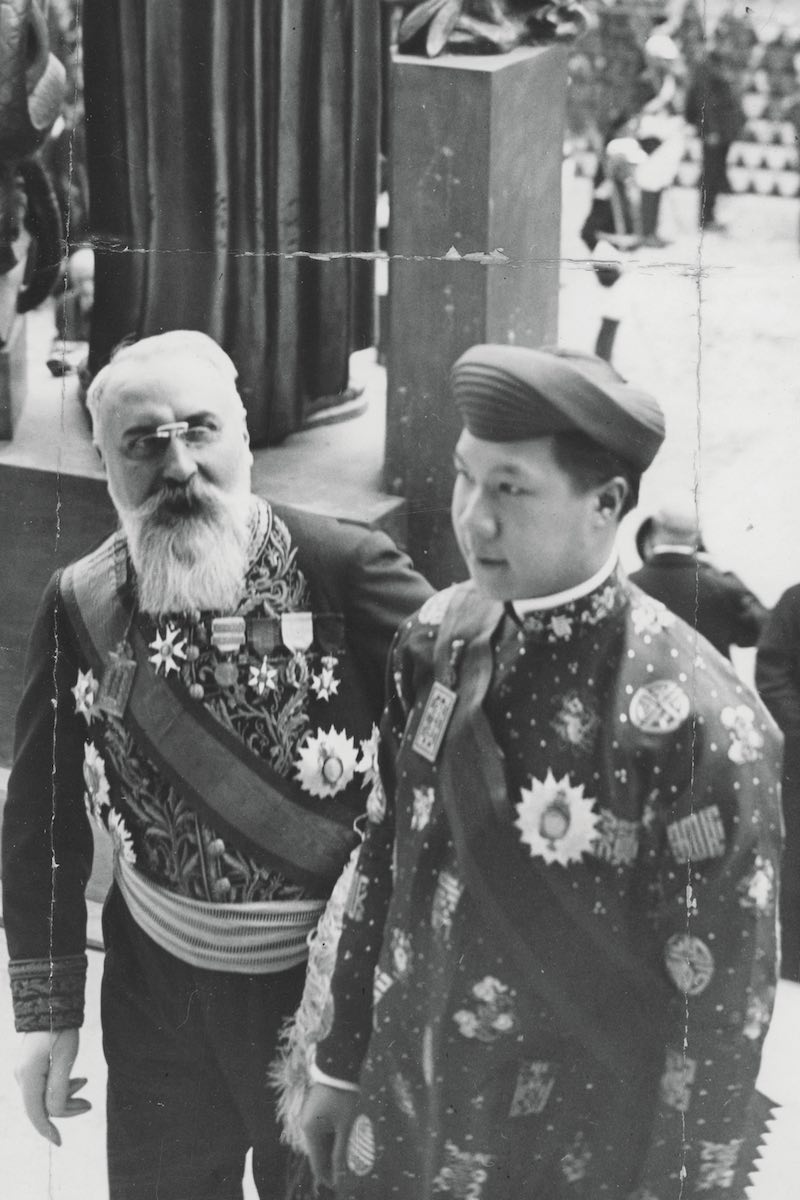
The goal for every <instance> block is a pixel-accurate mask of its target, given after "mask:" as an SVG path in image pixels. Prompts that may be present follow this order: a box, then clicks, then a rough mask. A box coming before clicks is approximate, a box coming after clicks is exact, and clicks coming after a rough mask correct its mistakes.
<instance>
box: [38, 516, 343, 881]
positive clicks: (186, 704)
mask: <svg viewBox="0 0 800 1200" xmlns="http://www.w3.org/2000/svg"><path fill="white" fill-rule="evenodd" d="M124 549H125V542H124V539H123V538H122V537H121V535H116V536H115V537H113V538H110V539H109V540H108V541H107V542H105V543H104V544H103V545H102V546H101V547H100V548H99V550H96V551H95V552H94V554H91V555H89V556H88V557H87V558H84V559H81V560H80V561H79V562H77V563H74V564H73V565H72V566H70V567H67V569H66V570H65V572H64V574H63V576H62V579H61V594H62V596H63V599H64V604H65V607H66V609H67V613H68V616H69V618H70V621H71V623H72V625H73V628H74V629H75V631H76V633H77V636H78V639H79V641H80V644H81V648H82V650H83V652H84V654H85V655H86V658H87V659H88V661H89V663H90V665H91V666H92V668H93V669H94V670H96V671H98V672H100V673H102V672H103V671H104V670H105V668H106V666H107V664H108V661H109V655H110V654H111V653H112V652H113V651H114V650H115V649H116V648H117V646H118V645H119V644H120V643H121V642H122V641H124V640H125V638H126V635H127V637H128V639H129V640H130V642H131V644H132V646H133V649H134V654H135V658H136V667H137V669H136V674H135V677H134V681H133V686H132V688H131V691H130V695H129V697H128V701H127V705H126V708H125V712H124V715H123V717H122V718H121V719H122V720H123V722H124V724H125V726H126V727H127V728H128V729H129V730H130V732H131V733H132V734H133V736H134V738H135V739H136V741H137V743H138V744H139V745H140V746H141V748H142V749H143V750H144V752H145V754H146V755H147V757H148V758H149V759H150V760H151V762H152V763H153V764H154V765H155V766H156V767H157V768H158V769H159V771H161V773H162V774H163V775H164V777H165V778H166V779H167V780H168V782H169V783H170V784H171V785H172V786H173V787H174V788H175V789H176V791H177V792H178V793H179V795H180V796H182V797H183V798H185V799H186V801H187V802H188V803H189V804H191V805H192V807H193V808H194V809H195V810H196V811H197V812H198V814H199V815H200V816H201V817H202V818H203V819H204V820H206V821H208V822H209V823H210V824H211V825H212V826H213V827H214V829H215V830H216V831H217V832H219V833H220V834H221V835H222V836H228V837H230V838H232V839H233V840H234V841H235V842H236V844H237V845H238V846H239V847H240V848H241V849H243V850H245V851H247V852H249V853H254V854H256V855H257V856H258V858H259V860H260V861H264V862H265V863H266V864H267V865H268V866H269V867H270V868H271V869H273V870H277V871H280V872H281V873H282V874H285V875H286V876H287V877H288V878H290V879H291V880H293V881H294V882H297V883H300V884H302V885H304V886H306V887H309V888H313V889H323V890H324V891H325V892H326V893H327V892H328V891H329V890H330V888H331V886H332V885H333V884H334V883H335V882H336V880H337V879H338V877H339V875H340V873H341V871H342V867H343V866H344V864H345V863H346V862H347V859H348V856H349V854H350V851H351V850H352V848H353V846H354V845H355V844H356V841H357V835H356V833H355V831H354V829H353V814H352V813H351V812H350V811H349V809H348V808H347V807H346V806H345V805H343V804H340V803H338V802H337V801H334V800H331V799H325V800H318V799H316V798H315V797H313V796H309V795H306V793H305V792H303V791H302V790H301V789H300V788H299V787H298V786H297V785H296V784H294V783H293V782H292V781H291V780H288V779H284V778H283V777H282V776H281V775H279V774H278V773H277V771H275V770H273V768H272V767H271V766H270V765H269V763H266V762H265V761H264V760H263V759H261V758H259V757H258V756H257V755H255V754H253V753H252V752H251V751H250V750H249V749H248V748H247V746H246V745H245V744H244V742H242V740H241V739H240V738H239V737H237V736H236V734H235V733H233V732H232V731H231V730H229V729H227V728H226V727H225V726H223V725H222V724H221V723H220V722H219V721H218V720H217V719H216V718H215V717H214V716H213V715H212V714H211V713H210V712H209V711H208V710H207V709H206V708H205V707H204V705H203V704H202V703H199V702H198V701H194V700H192V699H191V697H190V696H189V695H188V692H187V691H186V689H185V688H184V687H182V686H181V685H180V684H178V683H177V682H172V681H170V680H167V679H165V678H164V677H163V676H160V675H158V674H156V672H155V671H154V670H153V668H152V666H151V665H150V663H149V662H148V647H147V645H146V643H145V640H144V638H143V637H142V635H141V633H140V631H139V629H138V628H137V627H136V625H135V624H133V625H132V622H131V615H132V614H131V610H130V608H129V607H128V605H126V604H125V603H124V602H123V599H122V595H121V590H120V575H121V571H120V558H121V556H122V555H124Z"/></svg>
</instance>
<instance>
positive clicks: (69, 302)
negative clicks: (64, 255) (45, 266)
mask: <svg viewBox="0 0 800 1200" xmlns="http://www.w3.org/2000/svg"><path fill="white" fill-rule="evenodd" d="M93 308H94V251H93V250H92V249H91V248H90V247H89V246H81V248H80V249H79V250H76V251H75V253H74V254H73V255H71V256H70V259H69V262H68V263H67V289H66V291H65V292H64V295H63V296H60V297H59V299H58V304H57V305H56V329H57V330H58V336H59V337H60V338H63V339H64V341H66V342H88V340H89V334H90V333H91V329H92V309H93Z"/></svg>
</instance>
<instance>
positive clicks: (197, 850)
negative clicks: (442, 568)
mask: <svg viewBox="0 0 800 1200" xmlns="http://www.w3.org/2000/svg"><path fill="white" fill-rule="evenodd" d="M87 404H88V407H89V410H90V412H91V414H92V418H93V422H94V437H95V441H96V444H97V447H98V450H99V451H100V454H101V457H102V458H103V461H104V463H105V466H106V470H107V475H108V487H109V492H110V495H111V498H112V500H113V501H114V505H115V507H116V509H117V512H118V514H119V519H120V524H121V531H120V532H119V533H118V534H115V535H114V536H112V537H111V538H110V539H108V541H107V542H106V543H104V544H103V546H101V547H100V548H99V549H98V550H96V551H95V552H94V553H93V554H90V555H88V556H87V557H85V558H83V559H80V560H79V561H78V562H77V563H73V564H72V565H71V566H70V567H68V568H67V570H66V571H65V572H64V573H63V575H62V576H60V577H58V576H57V577H55V578H54V579H53V580H52V581H51V583H50V585H49V587H48V589H47V593H46V595H45V598H44V600H43V602H42V606H41V608H40V611H39V615H38V617H37V619H36V622H35V625H34V630H33V635H32V638H31V645H30V651H29V655H28V663H27V669H26V684H25V691H24V695H23V699H22V703H21V706H20V710H19V715H18V718H17V738H16V748H15V761H14V767H13V770H12V773H11V778H10V780H9V786H8V801H7V804H6V808H5V819H4V829H3V872H2V874H3V892H4V896H3V915H4V922H5V927H6V936H7V939H8V946H9V957H10V972H11V985H12V993H13V998H14V1010H15V1018H16V1025H17V1029H18V1030H19V1032H20V1052H19V1065H18V1069H17V1079H18V1081H19V1084H20V1088H21V1091H22V1096H23V1100H24V1103H25V1107H26V1110H27V1113H28V1116H29V1117H30V1119H31V1121H32V1123H33V1124H34V1126H35V1127H36V1129H37V1130H38V1131H39V1132H40V1133H41V1134H42V1135H43V1136H44V1137H47V1138H48V1139H49V1140H50V1141H51V1142H53V1143H55V1144H56V1145H58V1144H59V1142H60V1134H59V1132H58V1129H57V1127H56V1126H55V1125H54V1124H53V1118H60V1117H65V1116H71V1115H75V1114H78V1113H80V1112H83V1111H85V1109H86V1108H87V1107H88V1103H87V1101H85V1100H83V1099H81V1098H79V1097H78V1096H76V1095H75V1093H76V1091H78V1090H79V1089H80V1087H81V1086H82V1084H83V1083H84V1082H85V1080H79V1079H70V1073H71V1070H72V1065H73V1062H74V1060H75V1056H76V1053H77V1049H78V1029H79V1026H80V1025H81V1024H82V1020H83V990H84V977H85V973H86V955H85V946H86V908H85V903H84V888H85V885H86V881H87V879H88V877H89V873H90V870H91V863H92V834H91V825H90V821H94V822H95V823H97V824H98V825H99V826H100V827H101V828H102V829H104V830H107V832H108V834H109V835H110V837H111V839H112V843H113V847H114V884H113V887H112V889H111V892H110V894H109V897H108V899H107V902H106V905H105V910H104V918H103V932H104V939H105V948H106V958H105V965H104V977H103V993H102V1022H103V1047H104V1051H105V1055H106V1059H107V1062H108V1097H107V1116H108V1158H109V1181H110V1195H111V1197H112V1200H154V1197H156V1196H158V1197H159V1198H160V1200H180V1198H183V1197H186V1196H192V1197H195V1198H196V1200H201V1198H206V1200H208V1198H210V1197H214V1200H222V1197H229V1196H241V1179H242V1169H243V1164H244V1159H245V1155H246V1153H247V1151H248V1148H249V1147H251V1146H252V1147H253V1173H254V1177H255V1181H256V1185H257V1187H258V1189H259V1194H260V1195H261V1196H263V1197H267V1196H274V1195H276V1194H278V1191H280V1190H281V1188H280V1182H279V1181H280V1178H281V1174H282V1172H283V1167H284V1163H283V1159H284V1158H285V1155H286V1149H285V1147H282V1146H281V1145H280V1144H279V1133H278V1127H277V1124H276V1121H275V1113H274V1103H273V1097H272V1093H271V1091H270V1089H269V1088H268V1087H267V1072H268V1068H269V1064H270V1061H271V1059H272V1057H273V1055H274V1053H275V1049H276V1046H277V1041H278V1036H279V1032H280V1029H281V1026H282V1023H283V1020H284V1019H285V1018H286V1017H287V1016H288V1015H289V1014H290V1013H292V1012H293V1011H294V1010H295V1008H296V1006H297V1002H298V1000H299V998H300V994H301V991H302V986H303V979H304V974H305V959H306V956H307V939H308V935H309V934H310V933H311V932H312V930H313V929H314V927H315V925H316V921H317V918H318V916H319V914H320V912H321V911H322V909H323V908H324V905H325V901H326V899H327V897H328V895H329V893H330V890H331V887H332V886H333V883H334V881H335V880H336V878H337V877H338V875H339V873H340V871H341V869H342V867H343V865H344V863H345V862H346V860H347V858H348V855H349V853H350V850H351V848H352V846H353V844H354V843H355V841H356V835H355V833H354V829H353V823H354V821H355V819H356V818H357V817H358V816H359V815H360V813H361V812H362V810H363V809H364V808H365V806H366V797H367V791H366V788H367V786H368V784H369V782H370V780H371V778H372V775H373V774H374V770H375V766H374V753H375V751H374V743H375V740H376V738H377V730H375V729H374V723H375V722H376V721H377V720H378V719H379V716H380V712H381V708H382V704H383V683H384V669H385V663H386V658H387V655H388V650H389V645H390V642H391V639H392V636H393V635H394V632H395V630H396V628H397V626H398V625H399V624H400V622H401V621H402V620H403V619H404V618H405V617H407V616H409V615H410V614H411V613H412V612H413V611H414V610H415V609H417V608H419V606H420V604H421V603H422V602H423V601H425V600H426V598H427V597H428V596H429V594H430V588H429V587H428V585H427V584H426V583H425V581H424V580H423V579H422V578H421V577H420V576H419V575H417V574H416V572H414V571H413V570H412V568H411V565H410V563H409V561H408V559H407V558H406V557H405V556H404V555H402V554H401V553H400V551H399V550H398V549H397V548H396V546H395V545H394V544H393V543H392V542H391V541H390V540H389V538H388V537H386V536H385V535H384V534H382V533H375V532H370V531H369V530H366V529H363V528H359V527H357V526H354V525H350V526H348V525H345V524H340V523H338V522H336V521H332V520H327V519H323V518H319V517H313V516H310V515H308V514H303V513H298V512H296V511H293V510H289V509H280V510H279V509H278V508H277V507H275V506H273V505H271V504H269V503H268V502H267V501H266V500H264V499H262V498H260V497H257V496H253V495H251V492H250V466H251V463H252V455H251V454H250V450H249V445H248V432H247V427H246V424H245V413H244V408H243V405H242V401H241V398H240V395H239V392H238V389H237V386H236V369H235V367H234V365H233V363H232V362H231V360H230V358H229V357H228V356H227V354H225V353H223V351H222V350H221V349H220V348H219V346H217V345H216V343H215V342H213V341H212V340H211V339H210V338H208V337H207V336H206V335H205V334H202V333H196V332H187V331H180V330H177V331H174V332H170V333H165V334H161V335H158V336H155V337H149V338H144V339H143V340H142V341H140V342H137V343H135V344H134V345H132V346H126V347H124V348H123V349H121V350H119V351H118V352H117V354H116V355H115V356H114V357H113V358H112V360H111V362H110V363H109V365H108V366H107V367H105V368H104V369H103V370H102V371H100V372H99V374H98V375H97V376H96V377H95V379H94V382H93V383H92V386H91V388H90V389H89V393H88V396H87ZM373 731H374V736H373Z"/></svg>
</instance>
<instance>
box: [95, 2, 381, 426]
mask: <svg viewBox="0 0 800 1200" xmlns="http://www.w3.org/2000/svg"><path fill="white" fill-rule="evenodd" d="M383 11H385V6H384V5H381V4H378V3H377V2H376V0H85V2H84V6H83V12H84V18H83V19H84V64H85V65H84V70H85V97H86V129H87V152H88V166H89V183H90V195H91V220H92V230H93V235H94V237H95V240H96V245H97V246H98V247H99V249H98V253H97V255H96V262H97V267H96V271H97V277H96V300H95V309H94V324H93V329H92V343H91V361H90V365H91V368H92V369H93V370H96V369H97V368H98V367H99V366H100V365H102V363H103V362H104V361H105V359H106V358H107V356H108V352H109V350H110V349H111V347H112V346H113V345H114V344H115V343H116V342H117V341H119V340H120V339H121V338H122V337H124V336H125V335H126V334H128V333H136V334H139V335H147V334H152V333H157V332H160V331H162V330H165V329H174V328H192V329H202V330H204V331H206V332H207V333H209V334H211V336H212V337H214V338H216V339H217V340H218V341H219V342H220V343H221V344H222V345H223V346H224V347H225V349H226V350H227V351H228V353H229V354H231V356H232V357H233V359H234V361H235V362H236V364H237V366H238V368H239V372H240V385H241V391H242V396H243V398H244V401H245V404H246V406H247V410H248V414H249V423H250V432H251V436H252V438H253V441H254V443H255V444H264V443H272V442H277V441H280V439H281V438H283V437H285V436H286V434H287V433H290V432H291V431H292V430H294V429H297V428H298V427H300V426H301V425H302V424H303V421H304V419H305V418H306V417H307V416H308V414H309V412H311V411H314V410H316V409H318V408H319V407H320V406H323V407H324V406H325V405H326V403H327V404H335V403H337V400H338V399H339V397H340V394H341V393H342V391H343V390H344V389H345V388H346V385H347V368H348V357H349V354H350V351H351V350H353V349H357V348H360V347H362V346H364V345H368V344H369V343H370V339H371V336H372V320H373V289H372V264H371V263H369V262H364V261H363V260H353V259H348V258H347V257H345V255H346V254H347V253H348V252H351V251H371V250H374V249H375V245H376V236H375V199H376V193H377V176H378V156H379V140H380V122H381V93H382V86H381V85H382V76H383V74H384V66H385V63H386V56H387V47H386V39H385V37H384V36H383V35H382V32H381V29H382V22H384V21H385V18H383V17H382V12H383ZM309 254H311V255H320V256H324V255H331V256H332V257H330V258H323V257H320V258H309V257H304V255H309Z"/></svg>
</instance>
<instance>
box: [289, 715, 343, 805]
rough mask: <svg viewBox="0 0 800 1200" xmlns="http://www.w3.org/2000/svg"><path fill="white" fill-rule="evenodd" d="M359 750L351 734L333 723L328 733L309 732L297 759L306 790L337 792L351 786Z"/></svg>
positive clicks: (321, 794)
mask: <svg viewBox="0 0 800 1200" xmlns="http://www.w3.org/2000/svg"><path fill="white" fill-rule="evenodd" d="M357 756H358V755H357V751H356V748H355V744H354V742H353V739H352V738H351V737H348V736H347V734H346V733H341V732H340V731H339V730H338V729H334V727H333V726H332V725H331V727H330V729H329V730H328V732H327V733H325V731H324V730H323V729H318V730H317V732H316V734H310V733H309V734H308V735H307V736H306V740H305V743H304V745H303V746H302V747H301V749H300V752H299V754H298V756H297V758H296V760H295V764H294V765H295V767H296V768H297V773H296V775H295V779H297V780H299V782H300V785H301V787H302V788H303V790H304V791H306V792H308V793H309V794H310V795H312V796H319V797H320V798H324V797H325V796H335V795H336V794H337V792H341V791H342V790H343V789H344V788H346V787H347V785H348V783H349V782H350V780H351V779H352V778H353V774H354V773H355V769H356V758H357Z"/></svg>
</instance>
